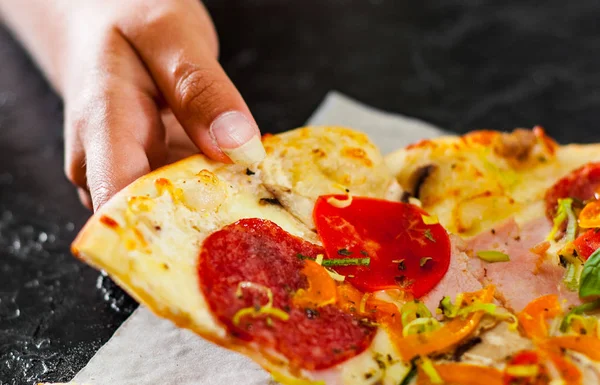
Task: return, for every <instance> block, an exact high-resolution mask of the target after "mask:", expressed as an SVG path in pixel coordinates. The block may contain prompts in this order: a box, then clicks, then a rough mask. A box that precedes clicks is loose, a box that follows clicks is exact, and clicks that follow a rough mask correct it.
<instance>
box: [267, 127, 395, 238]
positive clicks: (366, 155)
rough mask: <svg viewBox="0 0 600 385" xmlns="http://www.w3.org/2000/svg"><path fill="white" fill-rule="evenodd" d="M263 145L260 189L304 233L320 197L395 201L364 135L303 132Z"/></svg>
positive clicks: (385, 174)
mask: <svg viewBox="0 0 600 385" xmlns="http://www.w3.org/2000/svg"><path fill="white" fill-rule="evenodd" d="M263 141H264V145H265V149H266V151H267V158H266V159H265V160H264V161H263V163H262V164H261V165H260V168H261V170H262V175H261V178H262V180H263V182H264V184H265V186H266V187H267V188H268V189H269V190H270V191H271V192H272V193H273V194H274V195H275V196H276V197H277V199H279V201H280V202H281V204H282V205H283V206H284V207H285V208H286V209H287V210H288V211H289V212H291V213H292V214H294V215H295V216H296V217H298V218H299V219H300V220H301V221H302V222H304V223H305V224H306V225H307V226H309V227H310V228H314V223H313V219H312V210H313V207H314V204H315V201H316V199H317V198H318V197H319V196H320V195H327V194H345V193H346V190H348V191H349V192H350V193H351V194H353V195H356V196H369V197H376V198H388V199H398V198H399V196H400V194H401V192H402V191H401V189H399V186H398V185H397V183H396V182H395V180H394V178H393V176H392V174H391V173H390V171H389V170H388V168H387V167H386V165H385V164H384V162H383V158H382V156H381V154H380V152H379V150H378V149H377V147H376V146H375V145H374V144H373V143H372V142H371V141H370V140H369V138H368V137H367V136H366V135H365V134H362V133H359V132H356V131H353V130H350V129H347V128H342V127H305V128H299V129H296V130H293V131H289V132H286V133H284V134H280V135H276V136H266V137H265V138H264V140H263Z"/></svg>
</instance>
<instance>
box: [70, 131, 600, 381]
mask: <svg viewBox="0 0 600 385" xmlns="http://www.w3.org/2000/svg"><path fill="white" fill-rule="evenodd" d="M478 135H479V136H478ZM503 135H506V134H500V133H492V132H489V133H485V134H483V133H479V134H472V136H466V137H462V138H456V137H453V138H442V139H439V140H434V141H430V142H423V143H421V144H417V145H415V146H411V147H409V148H407V149H404V150H401V151H399V152H397V153H395V154H392V155H390V156H388V157H387V158H385V159H384V158H382V157H381V155H380V154H379V152H378V151H377V148H376V147H375V146H374V145H373V144H372V143H371V142H370V141H369V140H368V138H367V137H366V136H365V135H364V134H361V133H358V132H355V131H352V130H349V129H343V128H335V127H328V128H324V127H313V128H303V129H298V130H294V131H291V132H288V133H284V134H281V135H276V136H272V137H267V138H265V147H266V148H267V154H268V155H267V159H265V161H264V162H263V163H261V164H260V165H257V166H256V167H253V168H249V169H243V168H240V167H238V166H233V165H222V164H217V163H214V162H210V161H208V160H207V159H205V158H204V157H202V156H201V155H197V156H194V157H191V158H188V159H185V160H183V161H180V162H178V163H175V164H173V165H170V166H167V167H165V168H163V169H160V170H157V171H155V172H153V173H151V174H149V175H147V176H144V177H142V178H140V179H139V180H137V181H136V182H134V183H133V184H131V185H130V186H128V187H127V188H125V189H124V190H123V191H121V192H120V193H118V194H117V195H116V196H115V197H114V198H113V199H112V200H111V201H110V202H109V203H107V204H106V205H105V206H104V207H103V208H102V209H101V210H100V211H99V212H97V213H96V214H95V215H94V216H93V217H92V218H91V219H90V221H89V222H88V223H87V224H86V226H85V227H84V229H83V230H82V231H81V233H80V234H79V236H78V237H77V239H76V240H75V242H74V244H73V252H74V254H75V255H76V256H78V257H79V258H81V259H82V260H84V261H86V262H87V263H89V264H91V265H92V266H95V267H97V268H100V269H104V270H106V271H107V272H108V273H109V275H110V276H111V277H112V278H113V279H114V280H115V281H116V282H117V283H119V284H120V285H121V286H122V287H123V288H124V289H125V290H127V291H128V292H129V293H130V294H131V295H132V296H134V297H135V298H136V299H137V300H138V301H139V302H141V303H143V304H144V305H146V306H147V307H149V308H150V309H151V310H152V311H154V312H155V313H156V314H158V315H159V316H162V317H165V318H168V319H170V320H172V321H173V322H174V323H175V324H177V325H178V326H180V327H185V328H188V329H191V330H193V331H194V332H196V333H197V334H199V335H200V336H202V337H204V338H206V339H208V340H210V341H213V342H215V343H217V344H219V345H221V346H224V347H226V348H229V349H232V350H235V351H238V352H241V353H243V354H245V355H247V356H249V357H250V358H252V359H253V360H255V361H256V362H258V363H259V364H260V365H262V366H263V367H264V368H265V369H266V370H268V371H269V372H271V373H272V374H273V376H274V378H275V379H276V380H277V381H279V382H281V383H283V384H294V385H302V384H312V385H318V384H412V383H415V382H416V383H418V384H429V383H432V384H437V383H452V384H475V385H476V384H485V385H490V384H503V383H534V382H515V381H537V380H540V381H546V382H536V383H549V381H550V380H553V379H554V380H564V381H567V383H577V382H572V380H573V381H579V383H588V382H587V381H588V379H589V378H592V377H591V376H594V375H597V373H598V371H597V370H596V367H595V365H596V364H595V361H596V360H600V357H599V356H600V353H598V352H600V340H598V339H597V338H596V334H594V333H597V330H598V329H597V327H596V324H597V321H595V318H593V317H590V316H588V315H587V312H588V311H589V310H590V309H593V308H594V306H593V305H592V304H593V302H590V301H588V299H589V298H588V297H589V296H587V297H585V296H584V297H582V298H584V300H585V303H583V304H580V302H577V304H578V305H579V304H580V305H579V306H580V307H575V308H573V309H571V311H570V312H568V311H569V309H568V308H566V307H564V306H563V304H561V302H560V300H559V298H562V297H560V296H559V294H560V292H558V293H557V291H556V290H558V289H556V288H558V287H559V285H561V284H562V282H563V281H564V279H563V275H564V274H563V270H565V268H563V267H561V266H555V265H552V263H551V262H549V261H550V260H551V258H552V257H553V253H556V251H555V250H558V248H559V245H561V250H562V249H563V248H564V247H565V246H566V244H565V242H564V241H563V238H564V237H562V236H563V235H569V237H570V236H571V235H573V234H571V233H572V221H571V222H569V221H565V220H564V219H563V220H561V218H562V217H565V216H566V217H568V218H571V217H572V216H574V215H580V214H578V212H574V211H573V206H570V208H568V209H567V208H564V207H563V206H565V204H564V203H562V202H564V199H574V198H577V199H581V200H585V201H587V200H590V197H587V196H586V197H583V196H579V197H571V195H573V194H575V193H574V192H573V191H575V192H577V193H579V192H580V190H582V189H583V188H582V187H577V188H575V187H573V188H571V187H568V188H567V187H564V186H565V185H568V186H573V183H569V182H560V181H558V180H559V178H560V177H562V176H563V175H564V174H566V173H568V171H569V170H570V169H571V168H576V167H577V166H580V165H581V164H582V163H584V162H587V161H589V159H592V154H593V153H594V151H592V150H590V149H588V148H587V147H585V148H583V147H582V150H581V151H582V153H585V154H587V155H578V156H577V159H580V160H581V161H580V162H578V161H575V160H570V162H571V163H569V164H567V165H561V164H559V163H557V162H556V161H555V160H554V158H553V156H554V157H559V156H561V155H559V154H561V153H563V150H562V148H563V147H560V146H558V145H556V144H555V143H554V142H552V141H551V140H550V139H549V138H547V137H546V136H545V135H544V134H543V133H542V132H541V131H540V130H534V131H533V132H532V131H523V132H521V131H519V132H518V133H515V134H513V136H510V137H504V136H503ZM498 137H500V138H501V139H497V138H498ZM531 138H533V140H531ZM496 140H500V141H503V142H502V143H504V144H505V145H506V146H509V147H510V146H512V147H514V148H516V149H515V150H510V151H509V150H507V149H506V148H503V147H502V148H501V149H500V150H497V149H496V147H495V146H496V145H497V144H496V142H495V141H496ZM506 143H508V144H506ZM528 143H530V144H528ZM524 144H527V145H526V146H524ZM461 146H462V147H461ZM521 147H526V149H522V148H521ZM440 148H441V150H438V149H440ZM480 152H481V153H482V154H480ZM567 152H568V150H564V153H567ZM573 152H577V151H575V150H573ZM498 153H499V154H501V155H497V154H498ZM542 158H545V160H542ZM573 158H575V156H572V157H571V158H569V159H573ZM477 162H479V163H477ZM453 163H456V164H459V163H460V165H459V166H452V164H453ZM461 167H463V168H465V169H467V170H468V171H469V172H471V173H472V174H468V173H463V171H460V170H462V169H461ZM478 167H481V170H479V169H478ZM474 168H477V170H478V172H476V171H475V170H474ZM507 170H508V171H507ZM443 171H444V172H443ZM499 171H500V173H501V174H502V176H501V177H498V174H497V173H498V172H499ZM510 172H512V174H511V173H510ZM586 172H587V171H586ZM479 173H481V174H482V177H481V179H480V180H478V179H476V178H475V177H479ZM581 173H582V171H578V172H576V176H575V177H571V179H570V180H579V179H580V178H579V176H580V175H581ZM588 173H589V172H588ZM506 175H509V176H506ZM586 175H587V174H586ZM474 176H475V177H474ZM512 178H514V179H512ZM536 178H537V179H536ZM466 181H469V182H468V183H467V182H466ZM557 181H558V182H557ZM528 182H531V185H529V184H528ZM553 183H557V186H559V187H555V188H550V186H551V185H552V184H553ZM488 185H489V187H485V186H488ZM534 185H535V186H538V187H536V188H535V189H534V188H532V187H530V186H534ZM582 185H584V184H582ZM399 186H401V187H399ZM482 186H484V187H482ZM575 186H579V185H578V184H575ZM549 188H550V190H548V189H549ZM451 189H454V190H453V191H454V192H453V193H452V194H454V195H452V194H450V195H446V194H448V193H449V192H450V190H451ZM482 189H483V191H482ZM488 189H489V190H490V191H491V193H489V194H488V193H486V192H485V191H487V190H488ZM530 190H531V191H530ZM533 190H535V191H533ZM542 190H544V191H542ZM532 191H533V192H532ZM547 191H554V192H555V193H556V194H558V195H560V199H561V200H560V202H561V203H560V204H559V206H558V208H557V207H555V205H554V206H552V205H551V206H552V207H550V208H547V209H545V207H547V206H548V204H546V203H545V202H547V201H548V202H552V200H553V199H554V198H553V195H552V194H554V193H548V192H547ZM585 191H588V190H585ZM592 191H595V190H594V189H592ZM481 194H483V195H481ZM540 194H541V195H540ZM411 195H412V196H411ZM513 195H514V196H513ZM575 195H577V194H575ZM488 196H489V197H493V198H494V199H495V200H490V201H487V200H486V199H483V198H486V197H488ZM470 197H474V198H473V199H470ZM548 197H550V198H548ZM517 198H518V199H517ZM511 199H512V200H514V201H515V202H518V203H519V205H518V208H516V209H510V210H509V209H508V207H510V203H509V206H501V204H502V202H505V201H506V202H510V200H511ZM557 199H558V198H557ZM472 200H475V203H476V204H472V202H471V201H472ZM592 201H593V200H592ZM557 202H558V201H557ZM590 203H591V202H590ZM498 207H500V209H499V210H498V209H497V208H498ZM586 207H587V206H586ZM539 210H541V212H542V214H543V215H542V217H543V219H544V221H542V220H541V219H540V218H538V217H539V216H537V214H538V213H539V212H540V211H539ZM590 210H591V209H589V210H588V211H590ZM583 212H585V209H584V210H583V211H582V213H583ZM457 213H458V214H457ZM457 215H460V218H459V221H458V222H457V221H456V220H455V219H456V218H455V217H456V216H457ZM547 216H552V218H551V219H552V221H553V222H552V221H551V220H550V219H548V217H547ZM592 217H593V216H590V218H592ZM532 220H536V221H538V222H539V225H531V226H530V227H531V229H530V228H529V227H527V225H528V224H529V223H530V221H532ZM538 222H531V223H538ZM546 222H551V224H550V225H548V224H546ZM569 223H570V225H569ZM552 225H554V226H552ZM544 226H545V227H544ZM553 227H554V228H553ZM448 230H450V233H449V232H448ZM546 230H548V231H547V232H546ZM552 232H553V233H552ZM452 233H453V234H452ZM490 234H491V235H493V236H490ZM540 234H542V235H543V237H544V238H542V239H541V241H540ZM548 234H552V237H551V239H550V240H549V241H546V240H545V237H548ZM586 234H587V233H584V234H583V235H582V236H587V237H588V238H589V237H590V236H591V235H595V234H591V235H590V234H587V235H586ZM594 239H595V238H594ZM512 242H520V243H519V244H518V245H519V247H517V246H516V245H513V243H512ZM544 242H547V243H544ZM571 243H572V244H573V246H572V248H571V249H572V250H578V249H577V247H579V248H580V249H582V248H584V247H587V248H588V249H589V248H592V247H593V246H594V243H593V242H592V241H588V240H585V239H584V240H583V241H581V242H579V244H577V243H576V242H575V243H573V242H571ZM530 245H531V247H532V248H533V249H534V252H530V247H529V246H530ZM578 245H579V246H578ZM586 250H587V249H586ZM509 254H518V256H513V255H509ZM521 254H523V255H521ZM531 255H535V256H536V258H535V259H534V261H535V262H536V263H539V266H538V265H536V268H537V269H538V271H536V272H531V271H530V272H529V275H518V274H516V273H519V274H520V272H521V271H522V270H524V271H527V269H528V268H529V265H526V264H525V262H519V261H521V259H522V260H524V261H526V262H528V261H529V260H530V259H531V258H532V257H531ZM507 258H508V261H506V259H507ZM594 258H595V257H594V256H593V255H592V256H590V260H594ZM575 259H576V257H573V258H572V260H569V262H568V263H572V264H573V265H575ZM515 262H516V263H515ZM559 262H560V261H559ZM565 263H567V262H565ZM586 264H587V263H586ZM546 265H548V268H553V269H555V270H556V269H558V268H560V269H563V270H557V271H560V274H555V275H551V274H550V275H548V276H546V275H545V274H540V273H539V272H543V271H545V270H544V269H545V268H546ZM503 266H504V267H503ZM523 266H525V268H523ZM581 266H583V267H581V269H580V270H582V271H580V272H579V273H581V276H582V287H583V281H584V277H585V275H584V273H586V271H587V270H589V269H587V270H586V268H585V266H584V265H583V264H581ZM553 271H554V270H553ZM515 274H516V275H515ZM587 274H588V275H589V272H588V273H587ZM538 275H539V276H540V277H542V278H544V280H546V281H548V282H550V283H551V284H552V285H554V288H555V289H556V290H554V291H552V290H550V289H548V288H552V285H550V284H548V285H547V287H546V286H545V284H544V285H541V286H540V285H538V286H535V285H537V283H536V282H537V279H538ZM519 278H523V279H527V280H528V281H527V284H528V285H531V286H532V287H533V286H535V287H536V288H537V289H536V290H531V291H532V292H533V293H534V294H531V295H521V293H518V292H515V291H514V290H512V291H511V289H512V288H513V286H515V287H520V288H521V290H523V287H524V284H523V283H522V282H519V281H518V279H519ZM511 282H512V284H511ZM588 286H590V285H588ZM591 286H592V287H593V285H591ZM569 293H571V295H572V294H573V293H572V292H569ZM580 294H581V293H580ZM574 297H575V299H576V300H577V301H580V299H579V297H578V296H577V295H574ZM523 298H526V300H523ZM517 300H518V301H521V302H518V303H517V302H515V301H517ZM573 303H575V302H573ZM581 306H583V308H582V307H581ZM563 307H564V308H563ZM567 312H568V313H567ZM559 324H560V325H559ZM551 325H559V326H560V327H559V326H556V327H551ZM507 381H508V382H507ZM582 381H584V382H582Z"/></svg>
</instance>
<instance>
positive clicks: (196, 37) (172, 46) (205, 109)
mask: <svg viewBox="0 0 600 385" xmlns="http://www.w3.org/2000/svg"><path fill="white" fill-rule="evenodd" d="M201 11H202V8H201V7H198V8H193V9H190V10H187V11H186V12H180V13H174V14H173V13H166V14H165V15H163V16H161V15H159V16H157V17H156V18H154V19H153V20H152V21H151V22H147V20H146V24H145V25H144V26H143V28H135V29H134V30H133V31H132V30H129V31H127V33H126V36H127V37H128V39H129V40H130V42H131V43H132V45H133V46H134V47H135V48H136V50H137V51H138V53H139V55H140V56H141V57H142V59H143V60H144V62H145V64H146V66H147V67H148V69H149V71H150V72H151V74H152V76H153V78H154V80H155V81H156V84H157V85H158V87H159V88H160V90H161V92H162V94H163V96H164V97H165V99H166V101H167V103H168V104H169V106H170V107H171V109H172V111H173V113H174V114H175V116H176V117H177V120H178V121H179V122H180V123H181V125H182V126H183V127H184V129H185V131H186V132H187V134H188V135H189V137H190V139H191V140H192V141H193V142H194V144H195V145H196V146H198V148H200V149H201V150H202V152H204V153H205V154H206V155H208V156H209V157H211V158H213V159H215V160H220V161H224V162H228V161H233V162H235V163H240V164H251V163H255V162H259V161H261V160H262V159H263V158H264V157H265V150H264V147H263V145H262V143H261V141H260V131H259V129H258V126H257V124H256V122H255V121H254V119H253V117H252V115H251V114H250V111H249V110H248V107H247V106H246V103H245V102H244V100H243V98H242V96H241V95H240V93H239V92H238V90H237V89H236V87H235V86H234V85H233V83H232V82H231V80H230V79H229V78H228V77H227V75H226V74H225V72H224V71H223V69H222V68H221V66H220V65H219V62H218V61H217V59H216V58H215V53H214V49H211V46H210V44H209V43H208V39H207V37H208V36H209V35H208V34H209V32H207V30H206V29H205V28H199V27H198V26H199V24H202V23H201V20H203V18H204V17H205V16H204V15H203V14H202V13H199V12H201ZM172 15H174V16H176V18H175V19H172V18H173V17H174V16H172ZM165 31H168V33H165Z"/></svg>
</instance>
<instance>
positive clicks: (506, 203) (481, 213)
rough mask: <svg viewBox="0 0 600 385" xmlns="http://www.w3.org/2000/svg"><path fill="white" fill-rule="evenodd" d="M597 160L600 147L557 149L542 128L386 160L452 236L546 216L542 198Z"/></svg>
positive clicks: (434, 145)
mask: <svg viewBox="0 0 600 385" xmlns="http://www.w3.org/2000/svg"><path fill="white" fill-rule="evenodd" d="M598 160H600V145H568V146H558V145H557V144H556V143H554V142H553V141H552V140H551V139H549V138H548V137H547V136H546V135H545V134H544V133H543V131H542V130H541V129H539V128H536V129H535V130H533V131H528V130H515V131H514V132H513V133H500V132H492V131H479V132H473V133H470V134H467V135H465V136H462V137H458V136H447V137H440V138H436V139H431V140H425V141H422V142H420V143H417V144H415V145H412V146H408V147H407V148H404V149H401V150H398V151H396V152H394V153H392V154H390V155H388V156H387V157H386V158H385V161H386V163H387V165H388V167H389V168H390V170H391V171H392V173H393V174H394V175H395V176H396V178H397V180H398V182H399V183H400V185H401V186H402V187H403V188H404V189H405V190H407V191H408V192H410V193H412V194H413V195H415V196H417V197H418V198H419V199H420V200H421V202H422V205H423V208H424V209H425V210H427V211H428V212H430V213H432V214H435V215H437V216H438V217H439V220H440V223H442V225H444V227H445V228H446V229H447V230H448V231H450V232H452V233H455V234H460V235H462V236H467V237H468V236H473V235H476V234H478V233H480V232H482V231H483V230H486V229H489V228H490V227H492V226H493V225H494V224H495V223H498V222H500V221H502V220H504V219H506V218H508V217H510V216H514V217H515V219H516V220H517V222H519V223H523V222H525V221H527V220H530V219H533V218H537V217H539V216H543V215H544V210H545V203H544V194H545V192H546V190H547V189H548V188H549V187H550V186H552V184H554V183H555V182H556V181H557V180H558V179H559V178H561V177H562V176H564V175H566V174H567V173H569V172H570V171H571V170H573V169H575V168H577V167H579V166H581V165H583V164H585V163H588V162H592V161H598Z"/></svg>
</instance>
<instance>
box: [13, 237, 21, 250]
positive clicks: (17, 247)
mask: <svg viewBox="0 0 600 385" xmlns="http://www.w3.org/2000/svg"><path fill="white" fill-rule="evenodd" d="M12 248H13V250H14V251H19V250H21V241H20V240H19V239H15V240H14V241H13V243H12Z"/></svg>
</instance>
